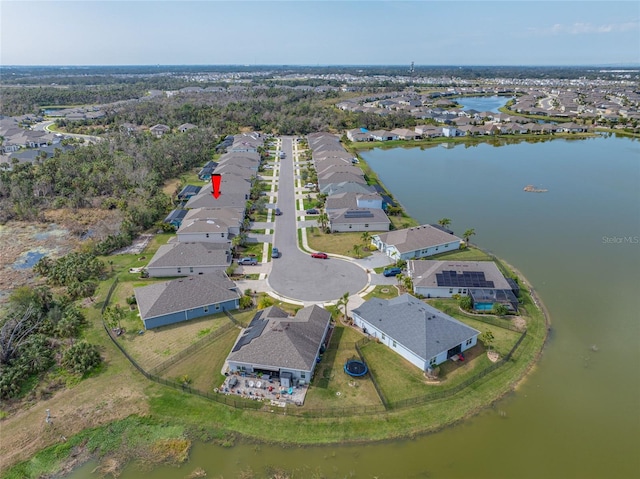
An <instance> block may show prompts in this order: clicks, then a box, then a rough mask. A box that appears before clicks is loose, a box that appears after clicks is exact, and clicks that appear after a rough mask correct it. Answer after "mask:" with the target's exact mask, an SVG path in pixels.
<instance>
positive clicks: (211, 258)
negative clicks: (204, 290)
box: [147, 243, 231, 276]
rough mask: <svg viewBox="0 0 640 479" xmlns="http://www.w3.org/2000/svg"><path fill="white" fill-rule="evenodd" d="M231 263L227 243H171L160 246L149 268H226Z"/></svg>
mask: <svg viewBox="0 0 640 479" xmlns="http://www.w3.org/2000/svg"><path fill="white" fill-rule="evenodd" d="M230 263H231V254H230V251H229V246H228V244H226V243H170V244H165V245H162V246H160V247H159V248H158V251H156V254H154V255H153V258H151V261H149V264H148V265H147V268H172V267H176V268H177V267H181V268H185V267H189V266H201V267H211V266H220V267H221V268H226V267H227V266H229V264H230ZM175 276H178V275H175Z"/></svg>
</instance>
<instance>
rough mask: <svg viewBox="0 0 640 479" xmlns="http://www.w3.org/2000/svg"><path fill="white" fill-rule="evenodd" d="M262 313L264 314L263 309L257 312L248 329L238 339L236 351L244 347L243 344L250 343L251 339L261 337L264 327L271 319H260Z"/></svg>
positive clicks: (234, 349) (234, 348)
mask: <svg viewBox="0 0 640 479" xmlns="http://www.w3.org/2000/svg"><path fill="white" fill-rule="evenodd" d="M261 314H262V311H258V312H257V313H256V314H255V316H254V317H253V319H252V320H251V324H249V327H248V328H247V330H246V331H245V332H244V334H243V335H242V337H241V338H240V339H239V340H238V342H237V343H236V345H235V346H234V347H233V352H234V353H235V352H236V351H239V350H240V349H241V348H242V346H244V345H245V344H249V343H250V342H251V341H253V340H254V339H255V338H257V337H259V336H260V335H261V334H262V331H264V328H265V326H266V325H267V323H268V322H269V321H268V320H266V319H259V317H260V315H261Z"/></svg>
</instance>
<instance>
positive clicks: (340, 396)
mask: <svg viewBox="0 0 640 479" xmlns="http://www.w3.org/2000/svg"><path fill="white" fill-rule="evenodd" d="M361 338H362V335H361V334H360V333H358V332H357V331H356V330H354V329H353V328H348V327H345V326H343V325H342V324H339V323H337V324H336V327H335V329H334V331H333V335H332V337H331V343H330V345H329V349H327V351H326V352H325V354H324V355H323V357H322V360H321V361H320V363H318V365H317V366H316V371H315V374H314V378H313V381H312V383H311V387H310V388H309V391H308V393H307V397H306V398H305V407H306V408H313V409H315V408H340V407H354V406H363V405H373V404H375V405H380V404H381V402H380V399H379V398H378V394H377V393H376V390H375V388H374V387H373V383H372V382H371V379H369V377H368V376H365V377H363V378H353V377H351V376H349V375H347V374H346V373H345V372H344V364H345V362H346V361H347V360H348V359H352V358H357V357H358V354H357V352H356V349H355V346H354V344H355V342H356V341H357V340H359V339H361Z"/></svg>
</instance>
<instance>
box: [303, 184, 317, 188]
mask: <svg viewBox="0 0 640 479" xmlns="http://www.w3.org/2000/svg"><path fill="white" fill-rule="evenodd" d="M304 187H305V188H312V189H313V188H315V187H316V185H315V183H307V184H306V185H304Z"/></svg>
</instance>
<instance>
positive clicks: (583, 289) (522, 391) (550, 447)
mask: <svg viewBox="0 0 640 479" xmlns="http://www.w3.org/2000/svg"><path fill="white" fill-rule="evenodd" d="M362 156H363V158H364V159H365V160H366V161H367V162H368V163H369V164H370V165H371V167H372V168H373V169H374V170H375V171H376V172H377V173H378V175H379V176H380V179H381V180H382V181H383V182H384V183H385V185H386V186H387V187H388V188H389V189H390V191H392V192H393V193H394V195H395V197H396V198H397V199H398V200H399V201H400V202H402V204H403V205H404V206H405V207H406V208H407V210H408V212H409V213H410V214H411V215H412V216H414V217H415V218H416V219H418V220H419V221H420V222H422V223H433V222H436V221H437V220H438V219H440V218H442V217H447V218H450V219H451V220H452V224H451V226H452V228H453V229H454V231H455V232H456V233H460V234H461V233H462V232H463V231H464V230H465V229H468V228H475V230H476V233H477V234H476V236H475V237H473V238H472V241H473V242H477V243H478V244H479V245H482V246H483V247H485V248H487V249H489V250H491V251H493V252H495V253H496V254H498V255H499V256H501V257H503V258H505V259H506V260H507V261H508V262H510V263H511V264H513V265H514V266H516V267H517V268H519V269H520V270H521V271H522V272H523V274H525V275H526V276H527V277H528V278H529V280H530V281H531V282H532V283H533V285H534V286H535V287H536V289H537V290H538V292H539V294H540V295H541V297H542V298H543V299H544V301H545V303H546V305H547V307H548V309H549V310H550V313H551V316H552V322H553V328H552V333H551V338H550V341H549V343H548V345H547V347H546V351H545V354H544V355H543V357H542V360H541V361H540V363H539V364H538V365H537V366H536V368H535V370H534V372H533V373H532V374H531V375H530V376H529V377H528V379H527V380H526V381H525V382H524V383H523V384H522V385H521V386H520V387H519V388H518V390H517V391H516V392H515V393H513V394H512V395H510V396H509V397H507V398H505V399H503V400H502V401H500V402H499V403H498V404H496V405H495V407H493V408H491V409H487V410H486V411H484V412H483V413H481V414H479V415H478V416H476V417H474V418H471V419H470V420H467V421H465V422H464V423H462V424H460V425H458V426H456V427H453V428H449V429H446V430H444V431H442V432H440V433H437V434H432V435H428V436H424V437H421V438H418V439H415V440H411V441H394V442H390V443H385V444H372V445H364V446H362V445H361V446H347V447H344V446H341V447H313V448H291V449H284V448H278V447H268V446H253V445H239V446H236V447H234V448H230V449H224V448H220V447H216V446H211V445H196V446H195V448H194V451H193V455H192V459H191V460H190V462H189V464H188V465H185V466H183V467H181V468H180V469H176V468H159V469H156V470H154V471H152V472H148V473H145V474H144V477H149V478H157V479H169V478H177V477H185V476H186V475H187V474H189V473H190V472H191V471H193V469H195V467H203V468H204V469H205V470H206V471H207V472H208V477H215V478H219V477H224V478H237V477H241V476H240V475H241V473H243V472H247V471H252V472H254V473H255V477H264V475H265V474H266V471H268V470H269V468H270V467H280V468H282V469H284V470H286V471H289V472H290V473H292V477H294V478H313V477H323V478H325V477H326V478H345V477H349V478H373V477H378V478H401V479H404V478H491V479H496V478H536V479H538V478H581V479H582V478H627V477H637V475H638V471H639V470H640V459H639V457H640V455H639V454H638V451H640V439H639V437H640V375H639V374H638V365H639V364H640V327H639V324H640V320H639V318H640V315H639V314H638V311H637V309H636V308H635V305H636V304H637V298H638V295H639V293H640V275H639V273H638V271H640V244H638V241H639V240H640V143H639V142H637V141H631V140H628V139H616V138H597V139H589V140H573V141H565V140H555V141H552V142H547V143H537V144H527V143H522V144H518V145H510V146H503V147H499V148H498V147H492V146H489V145H478V146H475V147H470V148H466V147H465V146H463V145H459V146H456V147H455V148H452V149H445V148H440V147H435V148H429V149H424V150H421V149H394V150H385V151H382V150H374V151H371V152H367V153H365V154H363V155H362ZM528 184H533V185H535V186H538V187H543V188H547V189H548V190H549V191H548V192H547V193H539V194H536V193H525V192H523V190H522V189H523V187H524V186H526V185H528ZM594 345H595V348H594V349H597V351H593V350H592V346H594ZM500 413H502V414H500ZM300 427H304V423H301V426H300ZM92 467H93V465H91V464H89V465H87V466H86V467H85V468H83V469H81V470H78V471H76V473H75V474H74V475H73V476H72V477H74V478H84V477H91V476H90V473H89V471H90V470H91V468H92ZM140 474H141V473H140V471H138V470H136V469H135V468H129V469H128V470H126V471H125V473H124V474H122V476H120V477H121V478H122V479H133V478H138V477H141V475H140ZM245 477H248V476H245Z"/></svg>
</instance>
